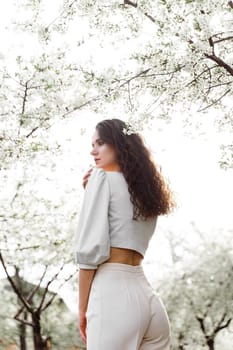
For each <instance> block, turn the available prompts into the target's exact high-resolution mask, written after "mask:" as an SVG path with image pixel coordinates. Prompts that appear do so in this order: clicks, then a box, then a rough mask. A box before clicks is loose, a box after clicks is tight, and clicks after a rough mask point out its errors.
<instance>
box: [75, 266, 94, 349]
mask: <svg viewBox="0 0 233 350" xmlns="http://www.w3.org/2000/svg"><path fill="white" fill-rule="evenodd" d="M95 272H96V270H86V269H80V270H79V331H80V334H81V337H82V340H83V342H84V343H86V325H87V321H86V311H87V305H88V299H89V294H90V290H91V285H92V281H93V278H94V276H95Z"/></svg>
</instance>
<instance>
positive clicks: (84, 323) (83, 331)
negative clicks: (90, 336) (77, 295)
mask: <svg viewBox="0 0 233 350" xmlns="http://www.w3.org/2000/svg"><path fill="white" fill-rule="evenodd" d="M86 327H87V318H86V314H85V313H84V312H80V313H79V332H80V334H81V338H82V341H83V342H84V344H86V342H87V335H86Z"/></svg>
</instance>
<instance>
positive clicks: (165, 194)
mask: <svg viewBox="0 0 233 350" xmlns="http://www.w3.org/2000/svg"><path fill="white" fill-rule="evenodd" d="M96 130H97V131H98V133H99V135H100V138H101V140H102V141H103V142H105V143H107V144H108V145H110V146H112V147H113V148H114V150H115V152H116V157H117V162H118V164H119V166H120V169H121V171H122V173H123V175H124V177H125V179H126V182H127V184H128V189H129V193H130V200H131V202H132V204H133V208H134V215H133V218H134V219H135V220H136V219H137V218H139V217H140V218H143V219H148V218H153V217H155V216H158V215H165V214H168V213H169V212H171V210H172V209H173V208H174V206H175V203H174V201H173V196H172V193H171V190H170V188H169V186H168V184H167V183H166V181H165V180H164V178H163V176H162V175H161V173H160V172H159V171H158V169H157V167H156V166H155V163H154V162H153V160H152V156H151V152H150V151H149V149H148V148H147V147H146V146H145V145H144V142H143V139H142V137H141V136H140V135H139V134H138V133H127V124H126V123H125V122H124V121H122V120H120V119H105V120H103V121H101V122H99V123H98V124H97V125H96Z"/></svg>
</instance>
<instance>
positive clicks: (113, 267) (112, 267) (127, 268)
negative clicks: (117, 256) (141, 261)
mask: <svg viewBox="0 0 233 350" xmlns="http://www.w3.org/2000/svg"><path fill="white" fill-rule="evenodd" d="M98 270H99V271H124V272H130V273H137V274H143V275H144V271H143V268H142V265H136V266H133V265H128V264H120V263H103V264H101V265H100V266H99V267H98Z"/></svg>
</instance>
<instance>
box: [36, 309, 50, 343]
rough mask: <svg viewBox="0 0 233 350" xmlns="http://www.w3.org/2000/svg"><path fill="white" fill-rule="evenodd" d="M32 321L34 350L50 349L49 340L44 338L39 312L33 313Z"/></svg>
mask: <svg viewBox="0 0 233 350" xmlns="http://www.w3.org/2000/svg"><path fill="white" fill-rule="evenodd" d="M32 322H33V342H34V350H49V348H48V346H47V340H46V339H45V340H44V339H43V337H42V334H41V327H40V314H39V312H35V313H34V314H32Z"/></svg>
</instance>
